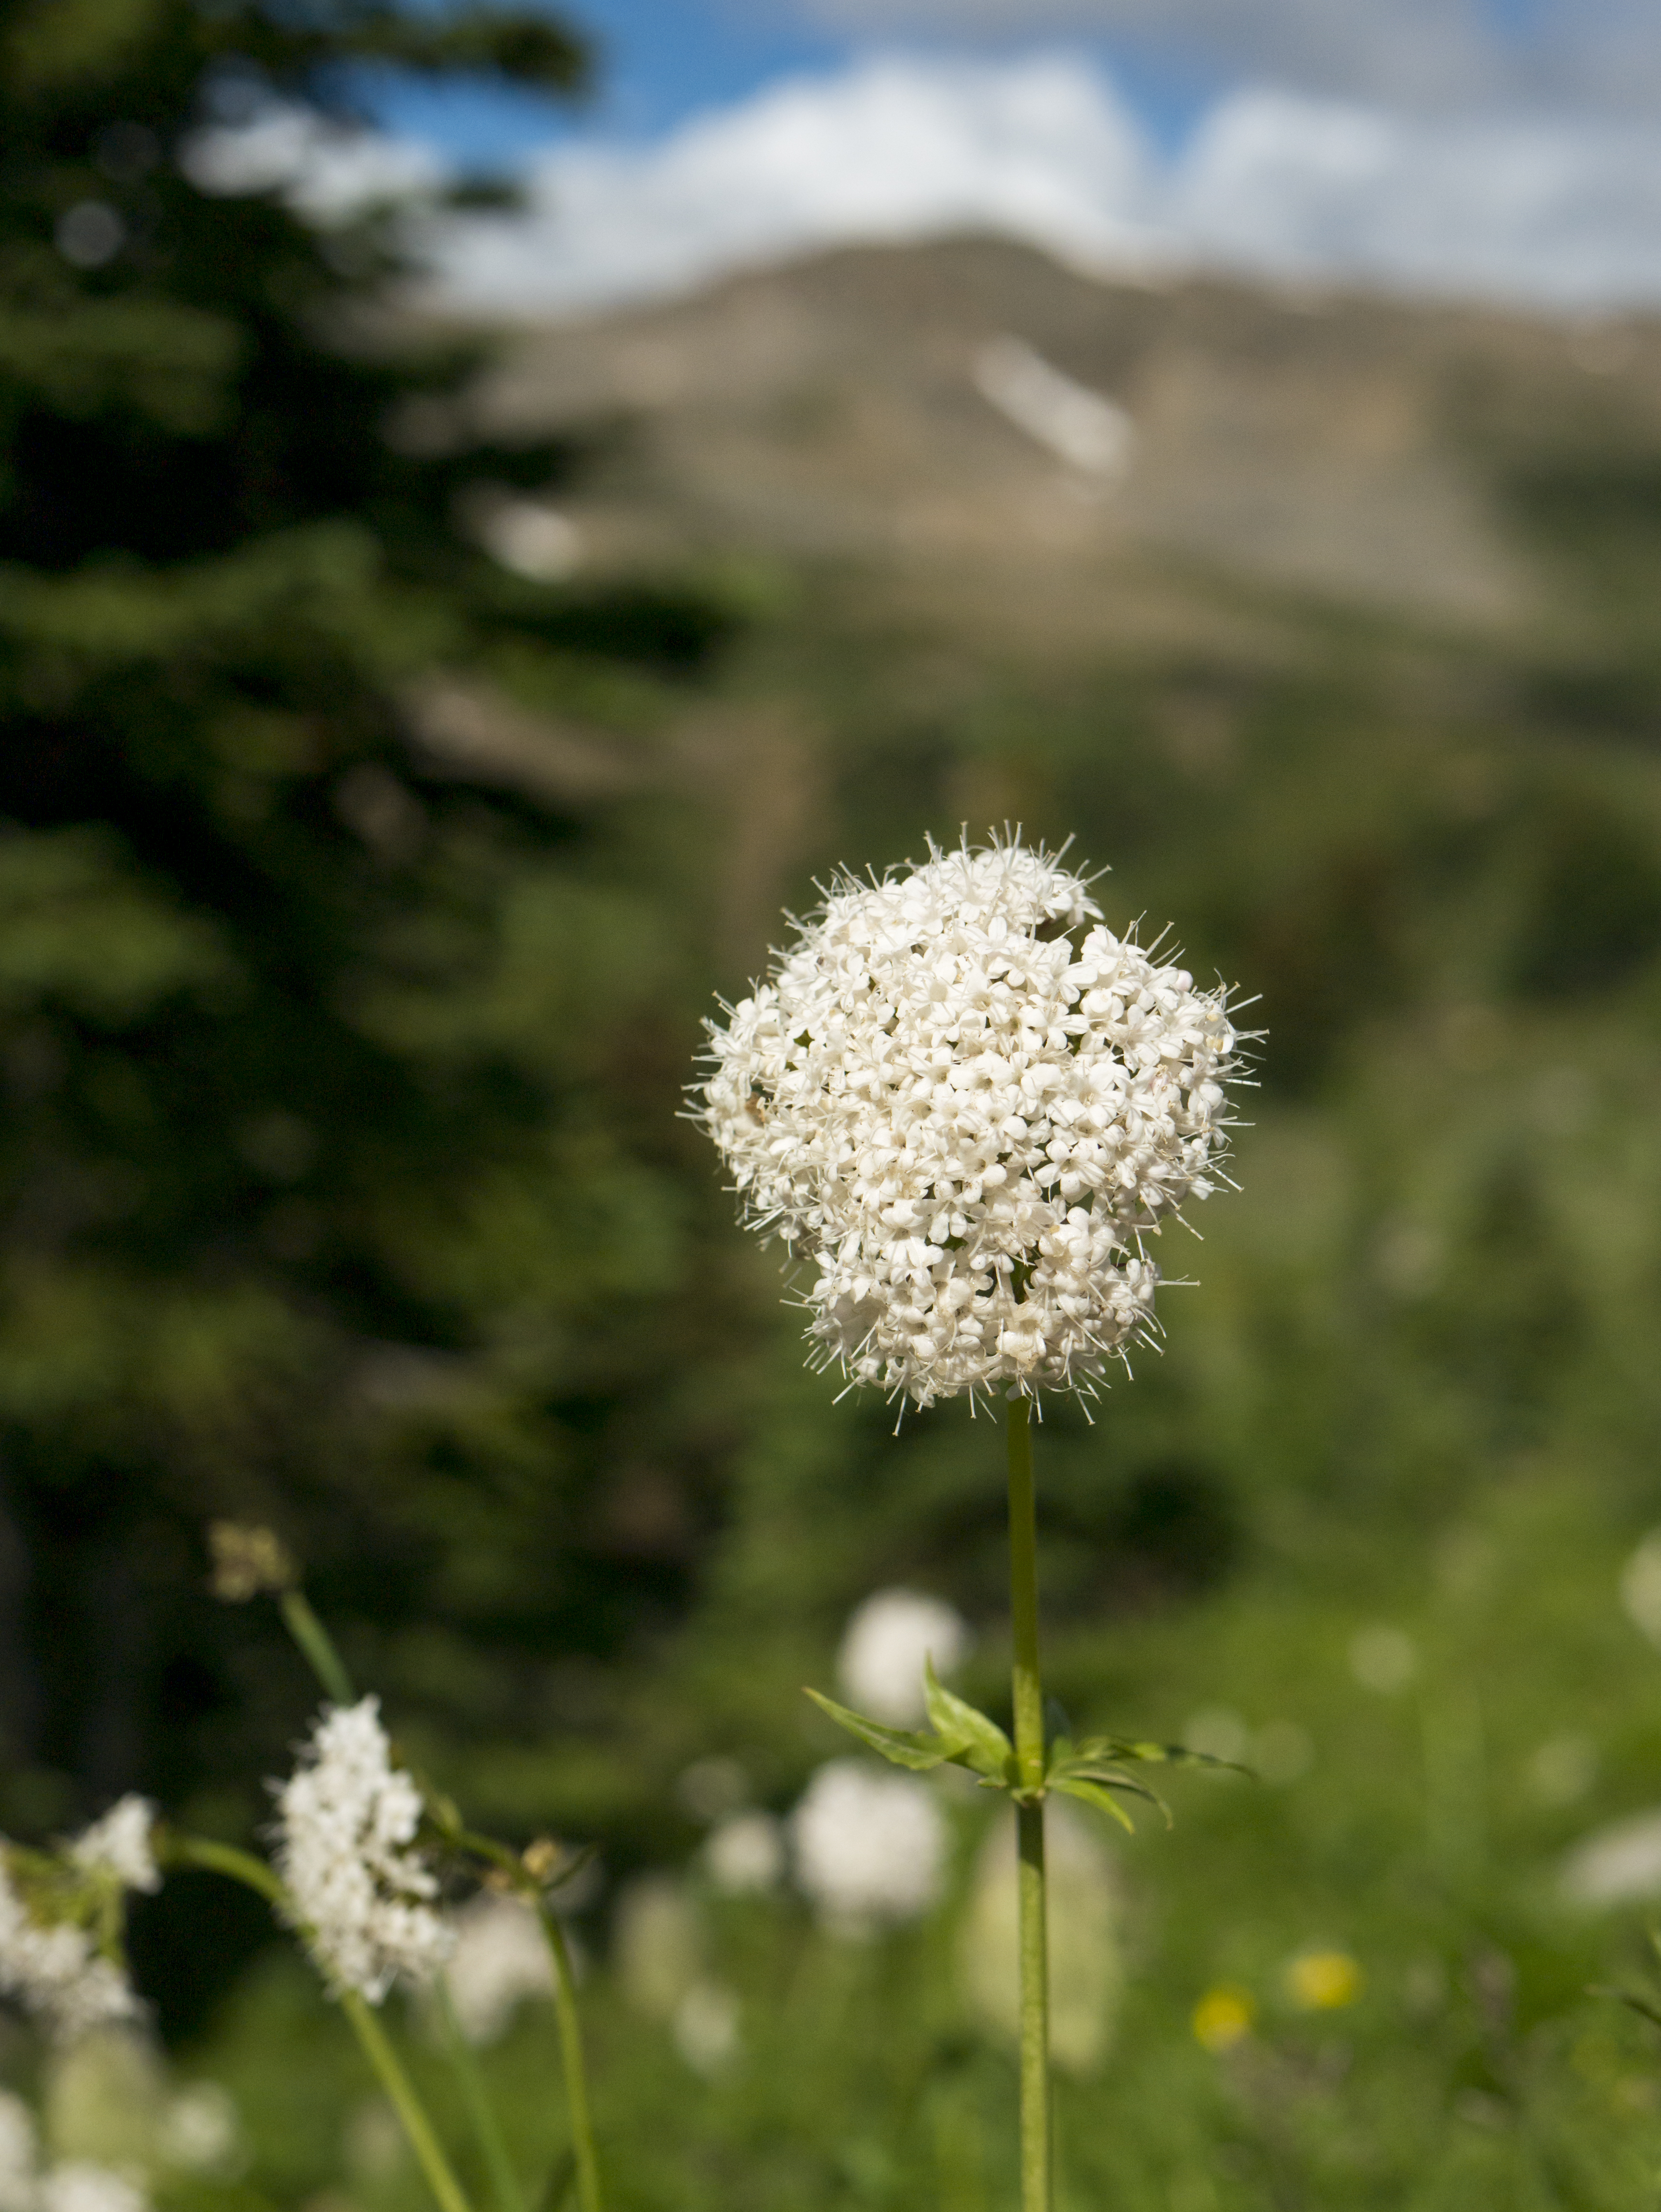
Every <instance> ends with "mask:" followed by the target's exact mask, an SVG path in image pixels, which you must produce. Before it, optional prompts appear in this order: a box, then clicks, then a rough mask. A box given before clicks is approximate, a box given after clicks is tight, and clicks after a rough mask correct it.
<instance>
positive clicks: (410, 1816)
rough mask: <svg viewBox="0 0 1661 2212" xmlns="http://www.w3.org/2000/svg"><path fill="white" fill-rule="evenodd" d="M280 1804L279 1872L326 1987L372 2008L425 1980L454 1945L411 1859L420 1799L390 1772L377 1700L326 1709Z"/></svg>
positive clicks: (426, 1878)
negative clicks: (397, 1984) (353, 1993)
mask: <svg viewBox="0 0 1661 2212" xmlns="http://www.w3.org/2000/svg"><path fill="white" fill-rule="evenodd" d="M421 1810H422V1806H421V1792H420V1791H419V1790H417V1787H416V1785H415V1784H414V1783H413V1782H412V1781H411V1778H410V1777H409V1776H408V1775H407V1774H405V1772H404V1771H402V1770H401V1769H399V1768H397V1767H395V1766H393V1765H392V1758H391V1746H390V1745H389V1744H388V1742H387V1741H386V1730H385V1729H384V1728H382V1726H381V1724H380V1699H378V1698H372V1697H371V1698H364V1699H361V1700H360V1701H359V1703H358V1704H356V1705H326V1706H325V1707H324V1709H323V1713H322V1717H321V1718H320V1719H319V1721H318V1723H317V1725H316V1726H315V1728H314V1729H313V1731H312V1735H311V1740H310V1741H309V1742H308V1743H307V1746H306V1747H305V1749H304V1750H303V1752H302V1753H301V1760H300V1764H299V1765H298V1766H297V1767H296V1768H295V1771H294V1773H293V1774H292V1775H291V1776H290V1777H289V1780H288V1781H287V1782H285V1783H284V1784H283V1786H282V1788H281V1789H280V1790H278V1792H277V1816H278V1849H277V1872H278V1873H279V1874H280V1875H282V1877H283V1883H284V1885H285V1887H287V1889H288V1892H289V1899H290V1900H291V1902H292V1905H293V1910H294V1917H295V1921H296V1923H297V1924H298V1925H299V1927H300V1929H301V1932H302V1933H303V1934H304V1936H305V1937H306V1940H307V1942H308V1944H309V1945H310V1947H311V1951H312V1955H313V1958H314V1959H315V1960H316V1961H317V1963H318V1965H319V1967H320V1968H321V1970H322V1972H323V1974H324V1977H325V1978H326V1981H328V1982H329V1983H330V1984H331V1985H332V1987H333V1988H334V1989H336V1990H357V1991H358V1992H359V1993H360V1994H361V1995H362V1996H366V1997H367V1998H368V2001H369V2002H370V2003H371V2004H379V2003H380V2001H381V1999H382V1998H383V1997H384V1996H386V1992H387V1990H389V1989H390V1988H391V1987H392V1984H393V1982H394V1981H395V1980H396V1979H398V1978H399V1976H400V1975H401V1976H403V1977H404V1978H405V1980H407V1981H410V1982H412V1983H417V1984H418V1983H422V1982H425V1981H429V1980H430V1979H431V1978H432V1976H433V1975H434V1974H435V1972H437V1971H438V1969H439V1968H440V1967H441V1966H442V1965H443V1964H444V1961H445V1960H446V1959H447V1957H448V1955H449V1954H450V1951H451V1948H452V1947H453V1943H454V1941H455V1938H454V1935H453V1931H452V1930H451V1929H448V1928H447V1927H446V1925H445V1923H444V1922H443V1921H442V1920H441V1918H440V1917H439V1915H438V1913H437V1912H436V1911H435V1910H434V1908H433V1904H432V1899H435V1897H436V1896H437V1894H438V1882H437V1880H436V1878H435V1875H434V1874H433V1872H432V1870H431V1869H430V1868H429V1866H428V1865H427V1864H426V1863H425V1862H424V1861H423V1858H422V1857H421V1855H420V1853H419V1852H418V1851H417V1850H412V1849H411V1845H412V1844H413V1843H414V1841H415V1837H416V1832H417V1829H418V1828H419V1826H420V1825H421Z"/></svg>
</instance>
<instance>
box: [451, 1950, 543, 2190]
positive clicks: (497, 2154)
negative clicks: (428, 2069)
mask: <svg viewBox="0 0 1661 2212" xmlns="http://www.w3.org/2000/svg"><path fill="white" fill-rule="evenodd" d="M433 1999H434V2002H435V2005H436V2007H437V2009H438V2024H439V2027H440V2029H441V2032H442V2034H443V2038H444V2052H445V2056H446V2057H447V2058H448V2060H449V2062H450V2064H451V2067H452V2069H453V2071H454V2074H455V2077H456V2080H457V2081H458V2082H459V2084H460V2087H461V2096H462V2101H463V2102H464V2103H465V2106H466V2107H467V2117H468V2118H469V2119H470V2120H471V2121H472V2127H473V2134H474V2136H475V2137H476V2138H477V2140H478V2148H479V2154H480V2156H481V2157H482V2158H483V2159H484V2166H485V2171H486V2172H488V2173H489V2175H490V2187H491V2190H492V2192H493V2193H494V2195H495V2197H496V2212H525V2198H524V2197H523V2195H522V2193H521V2192H520V2185H519V2177H518V2175H517V2174H516V2173H515V2172H514V2162H513V2160H512V2159H511V2158H509V2156H508V2145H507V2142H506V2140H505V2138H504V2137H503V2136H502V2128H501V2125H500V2124H499V2123H498V2121H497V2119H496V2108H495V2106H493V2105H492V2104H491V2102H490V2091H489V2090H488V2089H487V2088H486V2087H485V2086H484V2072H483V2070H482V2069H481V2068H480V2066H479V2063H478V2057H477V2056H476V2054H475V2052H474V2051H473V2046H472V2044H471V2043H469V2042H468V2040H467V2038H466V2035H465V2033H464V2031H463V2028H462V2025H461V2022H460V2021H459V2020H458V2019H457V2018H456V2008H455V2006H454V2005H453V2003H452V2002H451V2000H450V1991H449V1988H448V1985H447V1984H446V1982H445V1979H444V1977H443V1975H442V1974H441V1975H440V1976H439V1977H438V1978H437V1980H436V1981H435V1983H434V1984H433Z"/></svg>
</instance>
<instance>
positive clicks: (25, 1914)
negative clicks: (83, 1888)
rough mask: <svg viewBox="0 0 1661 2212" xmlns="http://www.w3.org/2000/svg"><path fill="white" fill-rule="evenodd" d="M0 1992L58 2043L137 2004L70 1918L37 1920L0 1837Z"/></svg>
mask: <svg viewBox="0 0 1661 2212" xmlns="http://www.w3.org/2000/svg"><path fill="white" fill-rule="evenodd" d="M0 1996H9V1997H12V1998H15V2000H16V2002H18V2003H19V2004H21V2006H22V2008H23V2009H24V2010H25V2011H26V2012H27V2013H28V2014H29V2015H31V2016H32V2017H33V2018H34V2019H36V2020H38V2021H40V2024H41V2025H42V2027H45V2028H46V2032H47V2033H48V2034H50V2035H51V2036H52V2037H53V2038H54V2039H55V2040H57V2041H58V2042H60V2043H72V2042H73V2041H74V2040H75V2039H76V2037H77V2036H81V2035H84V2034H85V2033H87V2031H88V2029H89V2028H94V2027H103V2026H104V2025H105V2024H106V2022H108V2021H118V2020H134V2019H137V2016H138V2014H139V2011H140V2009H141V2008H140V2006H139V2002H138V1999H137V1996H135V1995H134V1993H133V1990H132V1986H131V1984H130V1983H129V1982H128V1980H127V1978H126V1976H125V1974H124V1973H123V1972H122V1971H121V1969H120V1968H119V1966H116V1965H115V1964H114V1963H113V1961H112V1960H109V1959H106V1957H105V1956H104V1955H103V1954H102V1953H101V1952H100V1949H99V1948H98V1945H97V1942H96V1941H95V1940H94V1936H92V1934H91V1933H90V1932H89V1930H88V1929H85V1928H83V1927H82V1926H81V1925H80V1924H79V1923H77V1922H76V1921H74V1920H42V1919H40V1918H37V1917H36V1916H35V1914H34V1912H33V1911H31V1909H30V1905H29V1902H28V1901H27V1899H25V1897H24V1896H23V1894H22V1893H21V1891H20V1890H19V1888H18V1886H17V1884H16V1882H15V1881H14V1880H13V1878H12V1871H11V1869H10V1868H9V1866H8V1865H7V1863H6V1857H5V1845H4V1839H3V1838H0Z"/></svg>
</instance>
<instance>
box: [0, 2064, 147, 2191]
mask: <svg viewBox="0 0 1661 2212" xmlns="http://www.w3.org/2000/svg"><path fill="white" fill-rule="evenodd" d="M39 2157H40V2146H39V2136H38V2135H37V2132H36V2130H35V2125H34V2118H33V2114H32V2113H31V2112H30V2111H29V2109H28V2106H27V2105H25V2104H24V2102H23V2100H22V2099H21V2097H16V2096H14V2095H13V2094H12V2093H11V2091H10V2090H9V2089H0V2212H146V2207H147V2205H148V2203H149V2199H148V2198H147V2197H146V2196H145V2194H144V2192H143V2190H142V2189H140V2188H139V2187H138V2186H137V2184H136V2183H134V2182H132V2181H131V2180H129V2179H127V2178H126V2177H125V2175H123V2174H119V2173H116V2172H113V2171H112V2169H111V2168H110V2167H108V2166H98V2165H94V2162H93V2161H92V2160H90V2159H82V2158H76V2159H66V2160H64V2161H63V2162H62V2163H61V2164H59V2165H58V2166H51V2167H47V2168H45V2169H42V2168H41V2167H40V2164H39Z"/></svg>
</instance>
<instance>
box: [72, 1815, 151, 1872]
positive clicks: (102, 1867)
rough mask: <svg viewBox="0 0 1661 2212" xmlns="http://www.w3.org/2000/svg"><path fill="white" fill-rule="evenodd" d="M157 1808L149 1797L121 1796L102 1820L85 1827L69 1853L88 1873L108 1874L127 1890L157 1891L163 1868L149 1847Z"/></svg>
mask: <svg viewBox="0 0 1661 2212" xmlns="http://www.w3.org/2000/svg"><path fill="white" fill-rule="evenodd" d="M154 1827H155V1806H154V1805H152V1804H151V1802H150V1801H149V1798H148V1797H134V1796H126V1797H121V1798H118V1799H117V1801H116V1802H115V1803H114V1804H113V1805H112V1806H111V1808H110V1809H109V1811H108V1812H107V1813H106V1814H104V1815H103V1816H102V1818H101V1819H100V1820H94V1822H93V1824H92V1826H90V1827H89V1828H83V1829H82V1832H81V1833H80V1834H79V1835H78V1836H77V1837H76V1838H75V1841H74V1842H73V1843H72V1844H70V1857H71V1858H72V1859H73V1860H74V1861H75V1863H76V1865H77V1866H79V1867H84V1868H85V1869H86V1870H87V1872H88V1874H100V1875H109V1876H111V1877H113V1879H114V1880H115V1881H119V1883H120V1884H121V1886H122V1887H123V1888H124V1889H142V1890H157V1889H160V1888H161V1871H160V1869H158V1868H157V1866H156V1863H155V1851H154V1850H152V1849H151V1846H150V1832H151V1830H152V1829H153V1828H154Z"/></svg>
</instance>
